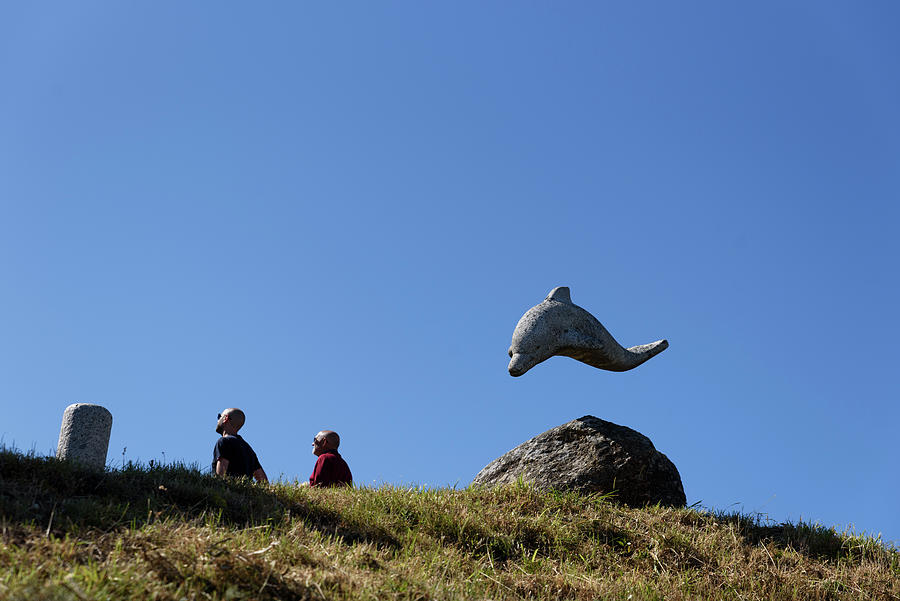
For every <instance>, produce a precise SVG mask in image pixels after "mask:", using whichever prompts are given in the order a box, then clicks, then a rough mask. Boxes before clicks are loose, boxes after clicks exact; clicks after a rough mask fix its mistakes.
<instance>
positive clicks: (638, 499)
mask: <svg viewBox="0 0 900 601" xmlns="http://www.w3.org/2000/svg"><path fill="white" fill-rule="evenodd" d="M520 476H521V477H522V478H523V479H524V480H525V481H527V482H530V483H532V484H533V485H534V486H536V487H537V488H540V489H551V488H553V489H559V490H577V491H581V492H600V493H610V492H615V496H614V498H615V499H616V500H617V501H619V502H621V503H625V504H626V505H630V506H632V507H642V506H644V505H647V504H656V503H661V504H662V505H669V506H677V507H681V506H683V505H684V504H685V502H686V499H685V496H684V488H683V487H682V485H681V476H680V475H679V474H678V470H677V469H676V468H675V465H674V464H673V463H672V462H671V461H669V459H668V457H666V456H665V455H663V454H662V453H660V452H659V451H657V450H656V448H655V447H654V446H653V443H652V442H650V439H649V438H647V437H646V436H644V435H643V434H641V433H640V432H635V431H634V430H632V429H631V428H626V427H625V426H619V425H616V424H614V423H612V422H608V421H604V420H602V419H598V418H596V417H594V416H592V415H586V416H584V417H581V418H578V419H575V420H572V421H570V422H568V423H566V424H563V425H561V426H557V427H556V428H553V429H552V430H547V431H546V432H544V433H543V434H539V435H538V436H535V437H534V438H532V439H531V440H529V441H527V442H524V443H522V444H520V445H519V446H517V447H516V448H514V449H513V450H512V451H510V452H508V453H506V454H505V455H503V456H502V457H499V458H498V459H495V460H494V461H492V462H491V463H489V464H488V465H487V466H486V467H485V468H484V469H483V470H481V471H480V472H478V475H477V476H475V480H474V481H473V482H472V483H473V484H480V485H486V486H494V485H498V484H508V483H513V482H516V480H518V478H519V477H520Z"/></svg>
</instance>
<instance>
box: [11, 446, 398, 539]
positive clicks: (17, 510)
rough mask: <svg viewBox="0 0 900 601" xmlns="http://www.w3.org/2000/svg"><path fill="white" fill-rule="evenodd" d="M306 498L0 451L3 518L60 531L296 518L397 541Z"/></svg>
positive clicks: (157, 471)
mask: <svg viewBox="0 0 900 601" xmlns="http://www.w3.org/2000/svg"><path fill="white" fill-rule="evenodd" d="M294 492H296V490H295V491H294ZM310 497H311V495H309V494H305V495H301V494H288V490H287V489H285V490H283V491H279V490H278V488H272V487H266V486H260V485H257V484H254V483H253V482H252V481H250V480H249V479H231V478H229V479H223V478H218V477H215V476H212V475H205V474H201V473H200V471H199V470H198V469H197V467H196V466H185V465H178V464H176V465H165V466H160V465H155V466H154V465H151V466H141V465H136V464H133V463H129V464H127V465H126V466H125V467H124V468H123V469H121V470H106V471H104V472H96V471H92V470H90V469H86V468H83V467H81V466H79V465H76V464H72V463H69V462H64V461H58V460H57V459H55V458H51V457H35V456H33V455H21V454H19V453H15V452H10V451H7V450H0V516H2V517H3V519H4V522H5V523H6V524H15V523H19V524H23V525H33V526H38V527H40V528H41V529H43V530H46V532H47V533H48V534H55V535H65V534H67V533H74V532H78V531H80V530H85V529H87V530H100V531H105V532H108V531H112V530H116V529H119V528H126V527H132V528H138V527H141V526H143V525H146V524H150V523H153V522H155V521H157V520H160V519H165V518H170V517H177V518H182V519H193V520H205V521H208V522H211V523H216V524H222V525H227V526H232V527H238V528H245V527H255V526H260V525H269V526H272V527H277V526H278V525H280V524H289V523H290V522H291V520H292V519H294V518H298V517H299V518H300V519H302V520H303V522H304V523H305V524H306V525H307V526H308V527H309V528H311V529H315V530H318V531H320V532H322V533H323V534H327V535H330V536H337V537H341V538H343V539H344V540H346V541H347V542H350V543H353V542H368V543H372V544H375V545H377V546H379V547H391V548H398V547H399V542H398V541H397V540H396V539H395V538H394V537H393V536H391V535H390V534H389V533H388V532H386V531H384V530H381V529H379V528H377V527H375V526H373V525H369V524H365V523H362V522H359V521H353V520H350V519H348V518H346V517H345V516H342V515H341V514H340V513H338V512H335V511H333V510H331V509H329V508H327V507H324V506H323V505H321V504H319V503H317V502H316V500H315V499H314V498H310Z"/></svg>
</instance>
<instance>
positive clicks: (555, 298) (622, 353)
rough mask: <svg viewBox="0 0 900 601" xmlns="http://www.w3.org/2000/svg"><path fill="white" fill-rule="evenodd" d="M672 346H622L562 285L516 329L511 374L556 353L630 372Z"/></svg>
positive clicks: (524, 316) (583, 361)
mask: <svg viewBox="0 0 900 601" xmlns="http://www.w3.org/2000/svg"><path fill="white" fill-rule="evenodd" d="M667 348H669V343H668V341H666V340H657V341H656V342H651V343H650V344H641V345H639V346H633V347H631V348H622V346H621V345H620V344H619V343H618V342H616V339H615V338H613V337H612V335H611V334H610V333H609V332H607V331H606V328H604V327H603V324H601V323H600V322H599V321H597V319H596V318H595V317H594V316H593V315H591V314H590V313H588V312H587V311H585V310H584V309H582V308H581V307H579V306H578V305H576V304H574V303H572V298H571V297H570V296H569V289H568V288H567V287H565V286H559V287H557V288H554V289H553V290H551V291H550V294H548V295H547V298H545V299H544V301H543V302H542V303H541V304H539V305H535V306H534V307H532V308H530V309H529V310H528V311H527V312H526V313H525V315H523V316H522V319H520V320H519V323H518V324H516V329H515V330H514V331H513V335H512V344H510V347H509V356H510V360H509V367H508V368H507V369H508V370H509V375H511V376H521V375H522V374H524V373H525V372H527V371H528V370H529V369H531V368H532V367H534V366H535V365H537V364H538V363H540V362H542V361H546V360H547V359H549V358H550V357H553V356H554V355H561V356H563V357H572V358H573V359H577V360H578V361H581V362H582V363H587V364H588V365H590V366H592V367H596V368H599V369H606V370H609V371H628V370H629V369H634V368H635V367H637V366H638V365H640V364H641V363H643V362H644V361H647V360H648V359H650V358H652V357H655V356H656V355H658V354H660V353H661V352H663V351H664V350H666V349H667Z"/></svg>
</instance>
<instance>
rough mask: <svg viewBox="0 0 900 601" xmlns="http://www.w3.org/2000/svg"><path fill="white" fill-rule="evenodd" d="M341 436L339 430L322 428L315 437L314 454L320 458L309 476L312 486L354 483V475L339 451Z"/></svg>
mask: <svg viewBox="0 0 900 601" xmlns="http://www.w3.org/2000/svg"><path fill="white" fill-rule="evenodd" d="M340 444H341V437H340V436H338V434H337V432H332V431H331V430H322V431H321V432H319V433H318V434H316V437H315V438H313V443H312V446H313V451H312V452H313V455H315V456H316V457H318V458H319V459H318V460H317V461H316V467H315V468H313V473H312V475H311V476H310V477H309V485H310V486H321V487H324V486H342V485H349V484H353V475H352V474H351V473H350V467H349V466H348V465H347V462H346V461H344V458H343V457H341V455H340V453H338V451H337V449H338V446H340Z"/></svg>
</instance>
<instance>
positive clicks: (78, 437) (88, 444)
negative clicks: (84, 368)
mask: <svg viewBox="0 0 900 601" xmlns="http://www.w3.org/2000/svg"><path fill="white" fill-rule="evenodd" d="M111 430H112V413H110V412H109V411H108V410H107V409H106V408H105V407H101V406H100V405H93V404H91V403H75V404H74V405H69V406H68V407H66V410H65V412H64V413H63V420H62V427H61V428H60V430H59V444H58V445H57V447H56V456H57V458H59V459H65V460H69V461H77V462H79V463H81V464H83V465H86V466H88V467H92V468H95V469H99V470H102V469H103V468H104V467H105V466H106V452H107V451H108V450H109V433H110V431H111Z"/></svg>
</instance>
